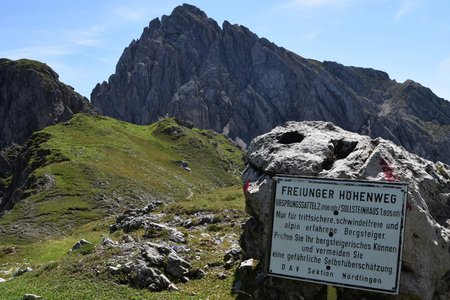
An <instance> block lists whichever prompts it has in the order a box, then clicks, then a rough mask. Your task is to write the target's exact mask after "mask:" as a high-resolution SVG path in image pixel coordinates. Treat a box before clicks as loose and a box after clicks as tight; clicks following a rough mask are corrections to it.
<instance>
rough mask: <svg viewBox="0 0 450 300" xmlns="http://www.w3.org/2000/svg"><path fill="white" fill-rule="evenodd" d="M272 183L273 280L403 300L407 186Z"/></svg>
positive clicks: (278, 180) (307, 181) (296, 180)
mask: <svg viewBox="0 0 450 300" xmlns="http://www.w3.org/2000/svg"><path fill="white" fill-rule="evenodd" d="M274 182H275V186H274V191H275V192H274V199H273V222H272V232H271V233H272V235H271V238H270V239H269V242H270V245H269V246H270V251H269V253H268V260H267V273H268V274H269V275H272V276H278V277H286V278H291V279H298V280H305V281H312V282H317V283H323V284H331V285H336V286H343V287H348V288H357V289H365V290H370V291H378V292H383V293H390V294H398V289H399V282H400V267H401V255H402V243H403V231H404V213H405V204H406V196H407V185H406V184H402V183H386V182H371V181H346V180H332V179H318V178H298V177H280V176H277V177H275V178H274Z"/></svg>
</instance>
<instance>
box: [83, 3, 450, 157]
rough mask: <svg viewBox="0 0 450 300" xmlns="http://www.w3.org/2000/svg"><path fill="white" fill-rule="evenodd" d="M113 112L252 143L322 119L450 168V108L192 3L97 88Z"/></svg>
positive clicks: (153, 30) (421, 91)
mask: <svg viewBox="0 0 450 300" xmlns="http://www.w3.org/2000/svg"><path fill="white" fill-rule="evenodd" d="M91 101H92V103H93V104H94V105H95V106H96V107H97V108H99V109H100V110H101V111H102V112H103V113H104V114H106V115H109V116H112V117H115V118H119V119H122V120H125V121H129V122H133V123H137V124H148V123H151V122H153V121H156V120H157V119H158V118H159V117H161V116H166V115H170V116H177V117H179V118H180V119H184V120H189V121H191V122H193V124H194V125H195V126H196V127H200V128H208V129H213V130H215V131H217V132H223V133H225V134H227V135H228V136H229V137H230V138H232V139H234V140H235V141H237V142H239V143H241V145H243V146H245V145H246V144H248V143H249V142H250V140H251V139H252V138H254V137H255V136H256V135H258V134H262V133H265V132H268V131H270V130H271V129H272V128H274V127H275V126H277V125H279V124H281V123H283V122H285V121H290V120H294V121H304V120H322V121H329V122H332V123H334V124H336V125H338V126H340V127H342V128H344V129H346V130H349V131H353V132H358V133H362V134H368V135H370V136H372V137H383V138H385V139H390V140H392V141H394V142H395V143H397V144H399V145H402V146H404V147H405V148H406V149H408V150H409V151H412V152H414V153H416V154H419V155H422V156H424V157H426V158H429V159H431V160H441V161H444V162H450V154H449V153H450V151H449V150H450V149H449V146H448V145H450V134H449V131H448V129H449V128H450V103H449V102H447V101H445V100H444V99H441V98H439V97H437V96H436V95H434V94H433V93H432V92H431V91H430V90H429V89H427V88H424V87H422V86H420V85H419V84H415V83H412V82H410V81H407V82H405V83H403V84H400V83H397V82H396V81H394V80H391V79H390V78H389V75H388V74H387V73H385V72H383V71H378V70H374V69H370V68H359V67H347V66H343V65H341V64H339V63H336V62H323V63H322V62H318V61H315V60H311V59H305V58H302V57H301V56H299V55H297V54H295V53H293V52H290V51H288V50H286V49H284V48H281V47H278V46H277V45H275V44H273V43H271V42H270V41H269V40H267V39H265V38H259V37H258V36H257V35H256V34H254V33H253V32H251V31H250V30H249V29H248V28H246V27H244V26H241V25H232V24H230V23H229V22H227V21H225V22H224V23H223V26H222V28H220V27H219V26H218V24H217V23H216V22H215V21H214V20H212V19H210V18H208V17H207V15H206V14H205V13H204V12H203V11H201V10H200V9H198V8H196V7H194V6H191V5H187V4H184V5H182V6H179V7H177V8H175V9H174V10H173V12H172V14H171V15H170V16H163V17H162V18H161V20H159V19H155V20H153V21H151V22H150V24H149V27H147V28H145V29H144V32H143V34H142V36H141V38H140V39H138V40H137V41H133V42H132V43H131V44H130V46H129V47H127V48H126V49H125V50H124V53H123V55H122V56H121V58H120V59H119V62H118V64H117V68H116V72H115V74H113V75H111V77H110V78H109V80H108V82H103V83H102V84H98V85H97V86H96V87H95V89H94V90H93V91H92V94H91Z"/></svg>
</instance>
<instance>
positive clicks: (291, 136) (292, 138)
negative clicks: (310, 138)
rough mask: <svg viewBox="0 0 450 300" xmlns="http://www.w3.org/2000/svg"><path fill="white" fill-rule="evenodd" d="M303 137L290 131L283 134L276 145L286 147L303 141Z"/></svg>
mask: <svg viewBox="0 0 450 300" xmlns="http://www.w3.org/2000/svg"><path fill="white" fill-rule="evenodd" d="M304 138H305V136H304V135H303V134H301V133H299V132H297V131H290V132H286V133H284V134H283V135H282V136H281V137H280V138H279V139H278V143H280V144H284V145H288V144H294V143H300V142H301V141H303V139H304Z"/></svg>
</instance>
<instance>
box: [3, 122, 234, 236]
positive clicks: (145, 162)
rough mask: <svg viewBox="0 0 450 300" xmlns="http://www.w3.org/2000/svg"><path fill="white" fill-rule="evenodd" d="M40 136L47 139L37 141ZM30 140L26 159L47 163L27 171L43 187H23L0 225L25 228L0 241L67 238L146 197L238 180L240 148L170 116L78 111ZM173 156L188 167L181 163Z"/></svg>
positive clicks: (181, 195)
mask: <svg viewBox="0 0 450 300" xmlns="http://www.w3.org/2000/svg"><path fill="white" fill-rule="evenodd" d="M174 132H175V134H174ZM169 133H171V134H169ZM43 136H45V139H48V136H49V137H50V138H49V139H48V140H47V141H46V142H43V143H42V140H43ZM33 139H34V140H35V141H36V144H37V146H34V147H31V148H33V150H32V152H33V153H34V155H33V156H32V157H31V159H30V161H29V162H28V164H29V165H32V164H33V163H34V161H41V162H40V163H38V164H41V165H42V164H43V163H42V161H47V162H46V163H44V164H46V165H45V166H44V167H39V168H37V169H36V170H35V171H34V172H33V176H34V177H35V178H36V180H35V181H44V182H47V184H45V186H47V187H45V188H42V187H41V188H40V189H41V191H40V192H37V193H36V191H35V190H33V189H31V190H25V193H29V194H30V196H29V197H27V198H26V199H23V200H22V201H20V202H19V203H18V204H17V205H16V206H15V207H14V209H13V210H11V211H10V212H9V213H7V214H5V215H4V216H3V217H1V218H0V229H1V226H2V225H3V226H7V228H10V227H11V226H14V225H15V226H16V227H18V228H19V229H20V230H19V231H22V232H24V234H22V235H17V234H15V232H14V231H13V230H12V231H11V232H12V233H13V234H11V235H8V234H7V233H8V232H9V231H7V232H6V234H3V235H2V236H1V237H0V242H3V243H19V242H29V241H30V240H34V239H40V238H42V235H47V236H50V237H51V236H55V235H56V236H57V235H67V234H68V233H71V232H73V231H74V228H77V227H79V226H80V225H82V224H85V223H88V222H91V221H95V220H98V219H101V218H103V217H105V216H107V215H109V214H111V213H118V212H121V211H123V210H124V209H127V208H129V207H136V206H143V205H144V204H146V203H147V202H148V201H150V200H155V199H156V200H163V201H172V200H181V199H185V198H187V197H190V196H191V195H196V194H202V193H205V192H208V191H211V190H214V189H216V188H217V187H221V186H230V185H233V184H237V183H238V180H239V179H238V176H239V172H240V170H241V168H242V163H241V152H240V151H239V150H238V149H237V148H236V147H234V146H233V145H232V144H230V143H229V142H228V141H227V140H226V138H225V137H224V136H221V135H218V134H215V133H212V132H210V131H203V130H199V129H188V128H185V127H182V126H180V125H178V124H177V123H176V122H175V120H173V119H164V120H162V121H160V122H158V123H155V124H153V125H150V126H137V125H133V124H128V123H125V122H120V121H117V120H114V119H110V118H106V117H98V116H89V115H84V114H79V115H76V116H75V117H74V118H73V119H72V120H71V121H70V122H68V123H64V124H59V125H56V126H52V127H48V128H47V129H45V130H43V131H42V132H39V133H37V134H35V135H34V136H33ZM38 141H40V143H38ZM43 155H45V157H44V158H43V157H42V156H43ZM180 160H184V161H186V162H187V163H189V166H190V168H191V169H192V172H187V171H186V170H184V169H183V168H181V167H180V166H179V162H178V161H180ZM42 178H44V179H45V178H47V179H46V181H45V180H43V179H42ZM35 185H36V184H35ZM31 186H33V185H31ZM27 188H29V187H27ZM33 232H36V236H34V235H33Z"/></svg>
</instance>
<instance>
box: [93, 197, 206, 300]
mask: <svg viewBox="0 0 450 300" xmlns="http://www.w3.org/2000/svg"><path fill="white" fill-rule="evenodd" d="M162 204H163V203H162V202H160V201H153V202H150V203H149V204H148V205H147V206H146V207H144V208H142V209H133V210H128V211H126V212H124V213H123V214H122V215H120V216H118V217H117V218H116V223H115V224H113V225H112V226H111V227H110V231H111V232H114V231H117V230H123V231H124V232H128V233H131V232H133V231H136V230H138V229H141V230H142V229H143V230H144V231H145V233H144V234H143V235H142V236H141V237H139V238H137V239H133V238H131V236H129V235H125V236H126V238H124V239H123V242H114V241H112V240H111V239H110V238H107V237H105V238H103V240H102V242H101V247H100V248H99V249H98V251H103V250H106V249H108V248H111V247H112V248H115V250H116V251H115V253H116V254H115V256H113V258H112V259H111V260H110V262H109V263H108V266H107V270H108V272H109V273H110V274H111V275H114V276H119V277H121V278H125V279H122V281H125V282H123V283H128V284H130V285H131V286H133V287H137V288H147V289H149V290H151V291H163V290H170V291H174V290H178V288H177V286H176V285H175V283H177V282H186V281H189V280H191V279H199V278H201V277H203V276H204V275H205V272H204V271H203V270H201V269H198V268H194V267H193V266H192V264H191V263H190V262H189V260H188V259H187V258H186V257H183V256H184V255H186V254H189V253H190V252H191V250H190V249H189V248H187V247H186V246H184V245H179V243H185V242H186V239H185V236H184V234H183V233H181V232H180V231H178V230H177V229H176V228H174V227H171V226H169V225H168V224H164V223H157V222H159V221H160V219H161V218H162V217H163V216H165V215H163V214H159V213H155V212H154V211H155V210H156V209H157V208H158V206H160V205H162ZM174 219H177V218H174ZM175 222H176V223H177V224H178V225H179V226H181V225H182V224H183V223H184V220H181V219H179V220H176V221H175ZM166 240H168V241H166Z"/></svg>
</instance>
